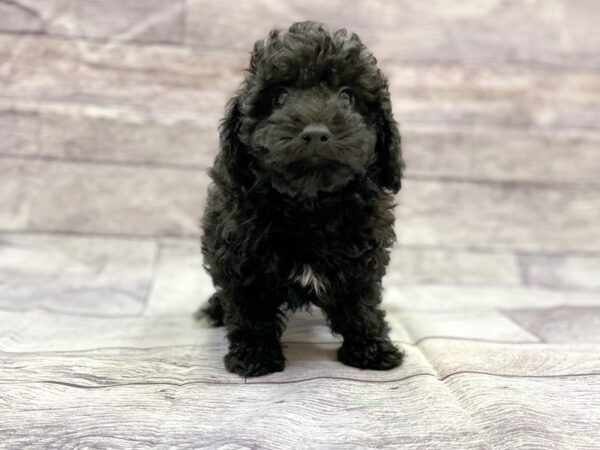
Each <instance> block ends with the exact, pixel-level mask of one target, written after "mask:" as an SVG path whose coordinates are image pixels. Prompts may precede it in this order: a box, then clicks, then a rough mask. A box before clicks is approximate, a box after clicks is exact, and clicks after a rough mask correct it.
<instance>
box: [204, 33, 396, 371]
mask: <svg viewBox="0 0 600 450" xmlns="http://www.w3.org/2000/svg"><path fill="white" fill-rule="evenodd" d="M376 63H377V61H376V59H375V58H374V57H373V55H372V54H371V53H370V52H369V51H368V50H367V48H366V47H365V46H364V45H363V44H362V42H361V41H360V39H359V38H358V36H357V35H356V34H351V35H348V33H347V32H346V30H339V31H336V32H335V33H330V32H329V31H328V30H327V29H326V28H325V27H324V26H323V25H321V24H318V23H314V22H302V23H296V24H294V25H292V26H291V27H290V28H289V30H287V31H281V30H274V31H272V32H271V33H270V34H269V36H268V37H267V38H266V39H265V40H264V41H258V42H256V44H255V45H254V50H253V52H252V56H251V59H250V66H249V69H248V74H247V76H246V78H245V80H244V82H243V83H242V85H241V87H240V89H239V91H238V92H237V94H236V95H235V96H234V98H233V99H231V101H230V102H229V104H228V106H227V111H226V116H225V118H224V119H223V121H222V123H221V127H220V135H221V148H220V152H219V154H218V155H217V157H216V159H215V162H214V166H213V167H212V169H211V170H210V176H211V178H212V180H213V181H214V183H213V184H212V185H211V187H210V188H209V192H208V203H207V205H206V210H205V213H204V216H203V219H202V227H203V237H202V253H203V255H204V265H205V268H206V269H207V270H208V272H209V273H210V275H211V276H212V279H213V282H214V284H215V287H216V289H217V291H216V293H215V294H214V295H213V296H212V297H211V298H210V299H209V302H208V305H207V306H206V307H205V308H203V309H202V310H201V312H200V315H207V316H208V317H209V319H210V320H211V321H212V323H213V324H215V325H225V326H226V328H227V336H228V339H229V353H228V354H227V355H226V356H225V367H226V368H227V369H228V370H229V371H231V372H234V373H237V374H239V375H242V376H258V375H264V374H267V373H270V372H277V371H281V370H283V368H284V365H285V359H284V356H283V352H282V347H281V343H280V337H281V335H282V332H283V329H284V322H285V313H286V312H287V311H290V310H292V311H293V310H295V309H298V308H302V307H307V308H308V307H309V306H310V305H311V304H314V305H316V306H318V307H320V308H322V310H323V311H324V313H325V315H326V317H327V321H328V323H329V325H330V327H331V330H332V331H333V332H334V333H336V334H340V335H342V336H343V338H344V342H343V344H342V346H341V348H340V349H339V351H338V357H339V360H340V361H342V362H343V363H345V364H348V365H350V366H354V367H360V368H363V369H378V370H384V369H390V368H393V367H396V366H398V365H399V364H400V363H401V362H402V357H403V354H402V352H400V351H399V350H398V349H397V348H396V347H395V346H394V345H393V344H392V342H391V341H390V339H389V337H388V333H389V327H388V325H387V323H386V321H385V319H384V317H385V313H384V311H383V310H382V309H381V308H380V303H381V290H382V288H381V279H382V277H383V275H384V274H385V269H386V265H387V264H388V262H389V249H390V247H391V245H392V244H393V242H394V240H395V235H394V231H393V223H394V216H393V213H392V208H393V204H392V200H393V194H395V193H397V192H398V190H399V189H400V179H401V176H402V171H403V168H404V164H403V161H402V157H401V153H400V135H399V133H398V128H397V126H396V123H395V121H394V119H393V116H392V110H391V104H390V96H389V92H388V87H387V81H386V79H385V77H384V75H383V74H382V73H381V71H380V70H379V69H378V68H377V64H376Z"/></svg>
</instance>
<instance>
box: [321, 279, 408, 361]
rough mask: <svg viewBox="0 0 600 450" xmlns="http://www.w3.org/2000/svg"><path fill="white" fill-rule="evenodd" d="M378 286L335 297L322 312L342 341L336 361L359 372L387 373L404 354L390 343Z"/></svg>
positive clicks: (342, 292) (346, 292) (347, 292)
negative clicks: (342, 338)
mask: <svg viewBox="0 0 600 450" xmlns="http://www.w3.org/2000/svg"><path fill="white" fill-rule="evenodd" d="M380 302H381V294H380V293H379V285H378V284H376V283H373V285H371V286H363V287H358V288H357V287H355V286H354V287H353V290H347V289H344V290H342V291H340V292H338V293H337V295H336V296H335V299H334V301H333V302H332V303H330V304H327V305H324V306H323V309H324V311H325V314H326V316H327V320H328V322H329V324H330V326H331V330H332V331H333V332H334V333H337V334H341V335H342V336H343V337H344V343H343V344H342V346H341V347H340V349H339V350H338V359H339V360H340V361H341V362H343V363H344V364H347V365H349V366H353V367H358V368H360V369H374V370H388V369H392V368H394V367H397V366H399V365H400V364H401V363H402V360H403V358H404V353H403V352H401V351H400V350H398V348H397V347H396V346H395V345H394V344H393V343H392V342H391V340H390V338H389V336H388V335H389V327H388V324H387V322H386V320H385V312H384V311H383V310H382V309H381V308H380V307H379V303H380Z"/></svg>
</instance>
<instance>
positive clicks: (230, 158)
mask: <svg viewBox="0 0 600 450" xmlns="http://www.w3.org/2000/svg"><path fill="white" fill-rule="evenodd" d="M241 118H242V113H241V110H240V97H239V96H235V97H233V98H232V99H231V100H230V101H229V103H227V108H226V111H225V117H223V119H222V120H221V125H220V127H219V134H220V147H221V150H220V152H219V154H218V155H217V159H216V161H215V167H216V168H218V169H217V171H218V173H219V175H221V176H224V177H225V178H226V179H227V180H228V181H229V183H230V184H233V185H241V184H244V182H245V181H246V180H247V179H248V177H249V176H250V167H249V155H248V152H247V151H246V149H245V148H244V144H243V143H242V142H241V141H240V126H241Z"/></svg>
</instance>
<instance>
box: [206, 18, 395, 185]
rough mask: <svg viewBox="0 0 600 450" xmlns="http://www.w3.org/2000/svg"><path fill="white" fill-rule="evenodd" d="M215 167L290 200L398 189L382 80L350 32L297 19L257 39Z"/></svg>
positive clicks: (233, 179) (391, 121) (225, 122)
mask: <svg viewBox="0 0 600 450" xmlns="http://www.w3.org/2000/svg"><path fill="white" fill-rule="evenodd" d="M217 164H218V166H219V167H220V168H221V169H222V170H223V171H224V172H226V176H227V177H228V179H229V180H230V181H231V182H232V183H233V184H237V185H240V186H250V185H252V184H253V183H255V182H256V181H257V180H263V181H267V182H269V183H271V185H272V186H273V187H274V188H275V189H276V190H278V191H279V192H282V193H285V194H288V195H290V196H294V197H315V196H317V195H318V194H319V193H321V192H334V191H337V190H339V189H341V188H343V187H344V186H345V185H347V184H348V183H349V182H350V181H352V180H354V179H357V178H359V179H360V178H362V179H366V178H368V179H370V180H372V181H373V182H374V183H376V184H377V185H378V186H379V187H380V188H381V189H387V190H391V191H393V192H397V191H398V190H399V189H400V179H401V176H402V170H403V162H402V157H401V153H400V135H399V133H398V129H397V126H396V123H395V121H394V119H393V116H392V111H391V103H390V98H389V92H388V88H387V81H386V79H385V77H384V76H383V74H382V73H381V71H380V70H379V69H378V68H377V65H376V60H375V58H374V57H373V55H372V54H371V53H370V52H369V51H368V50H367V49H366V47H365V46H364V45H363V44H362V42H361V41H360V39H359V38H358V36H356V35H355V34H352V35H350V36H349V35H348V34H347V32H346V30H339V31H337V32H335V33H333V34H331V33H330V32H329V31H327V30H326V29H325V28H324V27H323V26H322V25H320V24H317V23H314V22H302V23H297V24H294V25H292V26H291V27H290V28H289V30H287V31H286V32H282V31H280V30H274V31H272V32H271V33H270V34H269V36H268V37H267V39H265V40H264V41H258V42H256V44H255V46H254V50H253V52H252V56H251V60H250V67H249V70H248V75H247V77H246V79H245V80H244V82H243V84H242V87H241V88H240V90H239V92H238V94H237V95H236V96H235V97H234V98H233V99H232V100H231V101H230V102H229V105H228V108H227V113H226V116H225V118H224V119H223V121H222V124H221V154H220V155H219V157H218V159H217Z"/></svg>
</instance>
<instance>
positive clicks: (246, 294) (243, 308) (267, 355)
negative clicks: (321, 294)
mask: <svg viewBox="0 0 600 450" xmlns="http://www.w3.org/2000/svg"><path fill="white" fill-rule="evenodd" d="M224 294H225V297H224V298H223V300H224V301H223V307H224V312H225V315H224V322H225V326H226V328H227V337H228V339H229V353H227V355H226V356H225V367H226V368H227V370H229V371H230V372H233V373H237V374H238V375H241V376H244V377H256V376H260V375H266V374H268V373H272V372H281V371H282V370H283V369H284V367H285V358H284V356H283V351H282V348H281V342H280V338H281V334H282V333H283V328H284V315H283V313H282V311H281V309H280V307H279V304H278V303H277V301H276V299H277V296H276V295H274V293H273V292H269V291H268V290H265V289H264V287H262V286H259V285H258V284H255V285H250V286H234V287H232V288H230V289H227V292H225V291H224Z"/></svg>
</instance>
